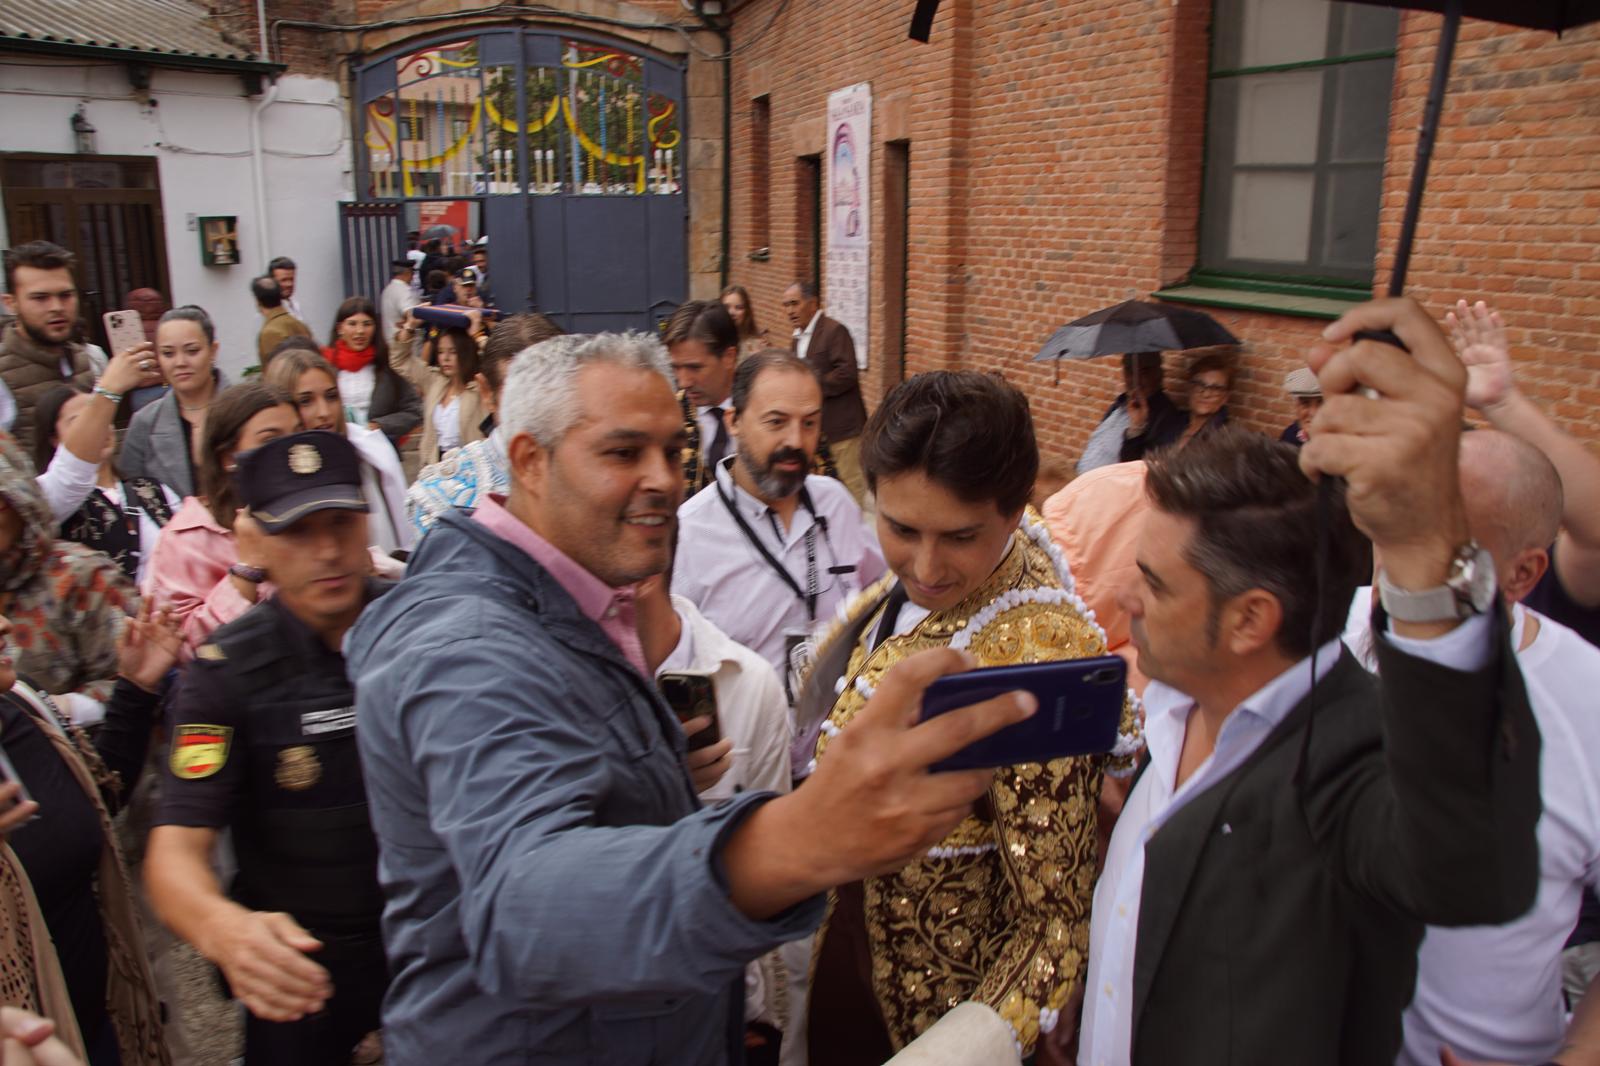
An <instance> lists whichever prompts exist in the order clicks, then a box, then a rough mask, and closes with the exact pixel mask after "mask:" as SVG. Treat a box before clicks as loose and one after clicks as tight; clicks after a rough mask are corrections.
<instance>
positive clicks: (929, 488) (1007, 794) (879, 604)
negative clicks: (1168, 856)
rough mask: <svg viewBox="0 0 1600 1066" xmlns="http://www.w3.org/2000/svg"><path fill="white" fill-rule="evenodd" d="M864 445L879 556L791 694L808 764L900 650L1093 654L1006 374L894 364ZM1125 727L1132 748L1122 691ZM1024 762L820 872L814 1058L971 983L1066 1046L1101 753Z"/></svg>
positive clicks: (845, 1060)
mask: <svg viewBox="0 0 1600 1066" xmlns="http://www.w3.org/2000/svg"><path fill="white" fill-rule="evenodd" d="M861 463H862V468H863V470H864V472H865V475H866V479H867V483H868V485H869V486H870V487H871V489H872V491H873V492H874V493H875V494H876V497H877V522H878V540H879V543H880V544H881V546H882V548H883V554H884V558H885V560H886V561H887V562H888V564H889V567H890V569H891V571H892V573H891V575H889V576H888V577H886V578H885V579H884V580H883V581H880V582H879V583H878V584H876V585H874V586H873V587H872V588H871V589H869V590H868V591H867V592H865V593H863V594H862V595H861V596H860V597H858V598H857V599H856V601H855V602H854V603H853V604H852V605H851V607H850V608H849V610H848V613H847V618H846V620H845V622H844V623H843V624H842V625H841V626H840V627H839V628H838V629H837V630H835V631H834V632H833V633H832V634H831V635H830V636H829V637H827V638H825V639H824V641H823V642H822V646H821V648H820V650H819V653H818V659H817V666H816V669H815V671H814V672H813V674H812V675H811V679H810V680H809V682H808V684H807V685H806V688H805V691H804V693H803V694H802V697H801V703H800V711H799V713H800V716H801V721H800V724H801V727H802V729H804V728H806V726H807V725H808V724H809V723H811V722H816V721H818V720H820V722H821V736H820V738H819V740H818V742H817V747H816V751H817V760H818V763H819V764H820V765H826V762H827V759H828V748H829V745H830V743H832V742H834V740H835V738H837V737H839V735H840V734H841V733H842V732H844V731H846V730H848V729H849V728H850V726H851V722H852V720H853V719H855V717H856V715H857V713H858V712H859V711H860V710H861V708H862V707H863V706H864V705H865V703H866V701H867V700H868V699H870V698H871V696H872V694H873V692H874V691H875V690H876V688H877V686H878V684H879V682H880V680H881V679H882V678H883V676H884V675H885V674H886V673H887V672H888V671H889V670H890V669H891V668H892V667H893V666H894V665H895V664H896V663H898V662H900V661H901V660H903V659H905V658H907V657H909V656H912V655H914V654H916V653H917V652H920V651H924V650H926V649H929V648H937V647H951V648H958V649H961V650H964V651H967V652H969V653H971V654H972V655H974V656H975V657H976V658H977V660H978V663H979V664H980V665H982V666H988V667H992V666H1003V665H1017V664H1024V663H1041V662H1050V661H1055V660H1064V659H1082V658H1087V657H1091V656H1098V655H1101V654H1103V653H1104V651H1105V635H1104V633H1102V632H1101V630H1100V627H1099V626H1097V625H1096V624H1095V623H1094V622H1093V620H1092V619H1091V617H1090V615H1089V612H1088V610H1087V608H1085V607H1084V605H1083V601H1082V600H1081V599H1079V598H1078V597H1077V596H1076V594H1075V593H1074V592H1073V586H1072V576H1071V574H1070V572H1069V571H1068V569H1067V566H1066V563H1065V561H1064V560H1063V558H1062V556H1061V554H1060V552H1059V551H1058V550H1057V549H1056V547H1055V545H1054V544H1053V543H1052V541H1051V540H1050V536H1049V534H1048V532H1046V530H1045V529H1044V526H1043V523H1042V522H1040V521H1038V520H1037V518H1036V517H1035V516H1031V515H1026V513H1025V508H1026V505H1027V500H1028V495H1029V493H1030V491H1031V490H1032V488H1033V482H1034V477H1035V475H1036V473H1037V471H1038V466H1039V449H1038V445H1037V443H1036V441H1035V438H1034V432H1033V420H1032V417H1031V415H1030V414H1029V410H1028V401H1027V398H1026V397H1025V396H1023V394H1022V393H1021V392H1020V391H1018V390H1017V389H1016V388H1015V387H1013V386H1011V385H1009V384H1007V383H1006V382H1005V381H1004V380H1002V379H1001V378H1000V377H998V376H995V375H990V374H979V373H973V372H970V371H956V372H949V371H940V372H935V373H930V374H920V375H918V376H916V377H914V378H912V379H910V380H909V381H906V382H903V383H902V384H900V385H899V386H897V387H896V388H895V389H894V390H893V391H892V392H890V393H889V395H888V396H887V397H885V398H884V401H883V404H882V405H881V406H880V407H879V408H878V411H877V412H876V413H875V414H874V415H873V417H872V419H871V421H870V422H869V423H868V424H867V428H866V430H865V431H864V432H863V434H862V437H861ZM951 680H954V679H951ZM1010 687H1012V688H1015V687H1020V686H1019V685H1017V684H1016V683H1012V684H1011V685H1010ZM836 693H837V695H835V694H836ZM933 697H934V691H933V690H932V689H930V690H929V693H928V697H927V700H926V701H925V709H927V707H926V705H927V704H928V703H929V702H931V701H932V699H933ZM961 702H966V701H964V700H963V701H961ZM1118 704H1119V706H1120V705H1121V699H1120V697H1119V698H1118ZM1043 717H1045V716H1044V715H1043V714H1042V713H1041V714H1040V715H1039V716H1036V718H1043ZM1122 729H1123V730H1124V732H1125V733H1127V734H1129V735H1128V736H1127V738H1126V742H1125V744H1124V747H1123V748H1122V749H1121V751H1122V754H1124V755H1127V754H1131V751H1132V749H1133V746H1134V744H1135V741H1134V738H1133V736H1132V735H1131V734H1133V733H1134V732H1135V731H1136V727H1135V726H1134V725H1133V723H1132V714H1131V708H1129V709H1128V712H1127V714H1126V715H1125V717H1124V719H1123V722H1122ZM1021 761H1022V762H1023V763H1024V764H1023V765H1017V766H1012V767H1007V768H1001V769H998V770H995V771H993V781H992V783H991V785H990V787H989V790H988V793H987V794H986V796H985V797H984V798H983V799H981V800H979V802H978V804H977V807H976V810H975V811H974V813H973V814H972V815H970V816H969V817H967V818H965V819H964V820H963V821H961V823H960V824H958V825H957V826H956V827H955V829H954V830H953V831H952V832H951V833H950V834H949V835H947V836H946V837H945V839H943V840H942V841H940V842H939V843H938V845H937V846H935V847H933V848H932V849H931V850H929V851H928V852H926V853H925V854H923V855H920V856H918V857H917V858H916V859H914V860H913V861H912V862H910V863H909V864H907V865H906V866H904V867H903V868H902V869H900V870H898V871H895V872H891V873H888V874H885V875H881V876H877V877H871V878H867V879H865V880H863V881H857V882H854V883H850V884H845V885H841V886H840V887H839V888H838V889H836V890H835V892H834V894H833V896H832V898H831V900H830V908H829V912H828V918H827V920H826V921H825V923H824V925H823V929H822V931H821V933H819V934H818V939H819V947H818V950H817V961H816V965H815V967H814V970H813V984H812V993H811V996H812V998H811V1002H810V1010H809V1024H808V1027H807V1039H808V1043H809V1050H810V1057H811V1061H812V1062H816V1063H821V1062H826V1063H830V1064H838V1066H853V1064H857V1063H860V1064H867V1063H871V1064H873V1066H877V1064H878V1063H881V1062H883V1061H884V1060H885V1059H887V1058H889V1057H890V1056H891V1055H892V1054H893V1053H894V1052H895V1051H896V1050H897V1049H899V1048H901V1047H903V1046H904V1045H905V1044H906V1043H908V1042H910V1041H911V1040H913V1039H915V1038H916V1037H917V1036H918V1035H919V1034H921V1033H922V1032H924V1031H925V1030H926V1029H927V1028H928V1027H929V1026H931V1025H932V1024H933V1023H934V1022H936V1021H938V1020H939V1019H940V1017H942V1016H943V1015H944V1014H945V1013H946V1012H948V1011H949V1010H950V1009H951V1008H953V1007H955V1006H957V1005H958V1004H960V1003H962V1002H964V1001H968V1000H974V1001H977V1002H978V1003H980V1004H984V1005H986V1006H987V1007H988V1008H990V1009H991V1011H992V1014H993V1017H994V1020H995V1026H994V1027H993V1028H994V1029H995V1030H996V1031H998V1032H999V1033H1000V1034H1003V1035H1009V1037H1010V1041H1009V1042H1014V1044H1015V1046H1016V1047H1019V1048H1020V1049H1021V1050H1022V1053H1023V1054H1025V1055H1026V1054H1031V1053H1036V1054H1037V1056H1038V1057H1037V1060H1036V1061H1038V1062H1041V1063H1051V1062H1063V1061H1066V1059H1065V1052H1064V1049H1063V1047H1062V1046H1061V1044H1062V1043H1064V1042H1063V1041H1060V1040H1059V1039H1057V1038H1053V1037H1052V1035H1051V1034H1052V1033H1055V1032H1056V1028H1057V1027H1056V1023H1057V1020H1058V1017H1059V1015H1060V1013H1061V1012H1062V1011H1063V1009H1066V1008H1068V1005H1069V1003H1070V1002H1072V999H1073V993H1074V992H1075V991H1076V990H1077V988H1078V987H1079V984H1080V982H1081V978H1082V973H1083V967H1084V960H1085V956H1086V954H1087V948H1088V923H1089V903H1090V894H1091V890H1092V886H1093V882H1094V868H1095V818H1096V800H1097V797H1098V796H1099V793H1100V782H1101V775H1102V773H1103V772H1104V771H1105V769H1106V768H1107V758H1106V757H1105V756H1103V755H1093V756H1085V757H1079V758H1069V759H1056V760H1051V761H1046V762H1039V761H1037V760H1021ZM988 765H993V764H992V763H990V764H988ZM1122 768H1123V769H1126V768H1127V765H1126V763H1125V761H1123V764H1122ZM868 975H870V977H869V976H868ZM1002 1022H1003V1023H1004V1024H1001V1023H1002ZM1070 1030H1071V1026H1070V1025H1068V1026H1064V1027H1062V1033H1061V1035H1066V1034H1067V1033H1069V1032H1070ZM1009 1042H1007V1041H1004V1039H1003V1036H1002V1046H1005V1044H1006V1043H1009Z"/></svg>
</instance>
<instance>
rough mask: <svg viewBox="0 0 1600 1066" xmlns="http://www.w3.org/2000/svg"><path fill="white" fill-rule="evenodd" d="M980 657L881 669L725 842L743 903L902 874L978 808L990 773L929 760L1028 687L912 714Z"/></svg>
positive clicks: (1015, 706)
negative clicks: (818, 753)
mask: <svg viewBox="0 0 1600 1066" xmlns="http://www.w3.org/2000/svg"><path fill="white" fill-rule="evenodd" d="M976 665H977V661H976V660H975V659H974V658H973V657H972V656H970V655H968V654H967V653H965V652H960V651H955V650H953V649H950V648H936V649H933V650H930V651H925V652H922V653H920V654H918V655H914V656H911V657H910V658H908V659H906V660H905V661H904V662H902V663H900V664H898V665H897V666H895V668H894V669H892V670H890V671H889V673H888V674H886V675H885V676H884V678H883V681H882V682H881V683H880V684H879V686H878V690H877V691H876V692H875V693H874V694H873V696H872V698H871V699H870V700H868V701H867V704H866V706H864V707H863V708H862V709H861V711H860V712H859V713H858V714H857V715H856V716H855V718H854V719H852V720H851V722H850V724H849V725H848V726H846V727H845V728H844V729H843V730H842V731H841V732H840V733H839V735H838V736H836V737H834V738H833V739H832V740H831V741H830V742H829V744H828V751H827V756H826V757H825V758H823V759H822V760H820V761H819V763H818V766H817V771H816V773H814V774H812V775H811V777H810V778H809V779H807V781H806V782H805V783H804V784H803V785H801V786H800V787H799V788H798V789H796V790H795V791H794V792H793V793H791V794H790V795H788V796H782V797H779V798H778V799H775V800H772V801H770V802H769V803H766V804H764V805H763V806H762V807H760V808H759V809H757V810H756V812H755V813H754V814H752V815H751V816H750V818H749V819H748V820H747V821H746V822H745V823H744V824H743V825H742V826H741V827H740V828H739V829H738V830H737V831H735V833H734V834H733V836H732V838H731V839H730V840H729V842H728V844H727V847H726V849H725V851H724V854H723V859H724V862H725V865H726V869H727V871H728V880H729V887H730V891H731V894H732V897H733V902H734V904H735V905H736V906H737V907H739V909H740V910H742V911H743V912H744V913H745V914H747V915H749V916H751V917H753V918H758V919H759V918H765V917H770V916H771V915H773V914H776V913H778V912H779V911H781V910H783V909H784V908H786V907H790V906H793V905H794V904H796V903H798V902H800V901H801V900H804V899H806V898H808V897H810V896H812V895H814V894H816V893H818V892H821V891H824V890H825V889H828V888H832V887H834V886H835V885H840V884H845V883H848V882H850V881H856V880H860V879H862V878H865V877H870V876H874V875H877V874H883V873H889V872H892V871H894V870H898V869H900V868H901V867H903V866H904V865H905V864H906V863H907V862H909V861H910V860H911V859H913V858H915V857H916V856H918V855H920V854H921V853H923V852H924V851H926V850H927V849H928V848H930V847H932V846H933V845H935V844H937V843H938V842H939V841H940V840H943V839H944V838H945V836H947V835H948V834H949V833H950V831H951V830H952V829H954V828H955V827H956V825H957V824H958V823H960V821H961V820H962V819H963V818H965V817H966V816H967V815H968V814H970V813H971V811H972V804H973V803H974V801H976V800H977V799H978V797H980V796H982V795H983V794H984V793H985V792H986V791H988V788H989V784H990V782H991V781H993V779H994V771H993V770H961V771H953V772H948V773H933V772H931V771H930V769H929V768H930V767H931V766H933V765H934V764H935V763H938V762H940V761H941V760H943V759H946V758H948V757H949V756H951V755H953V754H955V753H956V752H958V751H961V750H962V749H963V748H966V747H967V746H968V745H970V744H972V743H973V742H974V741H976V740H979V739H981V738H983V737H986V736H988V735H990V734H991V733H994V732H996V731H997V730H1000V729H1003V728H1005V727H1006V726H1008V725H1011V724H1013V723H1015V722H1020V721H1022V720H1023V719H1024V718H1027V717H1028V716H1029V715H1031V714H1032V713H1033V712H1034V710H1035V708H1036V706H1037V704H1036V701H1035V700H1034V698H1033V696H1031V695H1030V694H1028V693H1026V692H1008V693H1005V694H1003V695H1000V696H996V697H994V698H993V699H988V700H984V701H983V702H982V703H978V704H975V705H973V706H970V707H963V708H961V709H959V710H954V711H950V712H949V713H947V714H942V715H939V716H938V717H936V718H933V719H930V720H929V721H926V722H921V723H919V722H918V721H917V718H918V713H919V710H920V706H921V701H922V695H923V692H924V690H926V689H927V687H928V686H929V685H930V684H932V683H933V681H934V680H935V679H936V678H939V677H942V676H944V675H946V674H953V673H957V672H960V671H964V670H970V669H972V668H973V667H975V666H976Z"/></svg>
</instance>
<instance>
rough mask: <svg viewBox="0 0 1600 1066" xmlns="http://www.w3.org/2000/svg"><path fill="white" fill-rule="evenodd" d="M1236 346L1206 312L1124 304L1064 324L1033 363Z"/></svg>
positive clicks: (1166, 305)
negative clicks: (1217, 345)
mask: <svg viewBox="0 0 1600 1066" xmlns="http://www.w3.org/2000/svg"><path fill="white" fill-rule="evenodd" d="M1238 343H1239V338H1238V337H1235V336H1234V335H1233V334H1232V333H1229V332H1228V331H1227V329H1226V328H1224V327H1223V325H1222V323H1221V322H1218V321H1217V320H1216V319H1214V318H1212V317H1211V316H1210V315H1208V314H1206V313H1205V312H1204V311H1191V310H1189V309H1188V308H1186V307H1173V306H1171V305H1169V304H1153V303H1145V302H1144V301H1143V300H1128V301H1126V302H1124V303H1120V304H1117V305H1116V306H1115V307H1107V308H1104V309H1102V310H1099V311H1096V312H1094V313H1093V314H1090V315H1084V316H1083V317H1082V318H1080V319H1077V320H1075V321H1072V322H1068V323H1067V324H1066V325H1064V326H1062V327H1061V328H1060V329H1058V330H1056V331H1055V332H1054V333H1052V334H1051V335H1050V339H1049V340H1047V341H1045V342H1044V347H1043V348H1040V349H1039V354H1038V355H1036V356H1034V357H1033V358H1034V360H1035V361H1040V362H1042V361H1044V360H1047V359H1093V358H1094V357H1095V356H1099V355H1122V354H1123V353H1124V352H1181V351H1184V350H1186V349H1189V348H1209V347H1211V346H1212V345H1214V344H1238Z"/></svg>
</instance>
